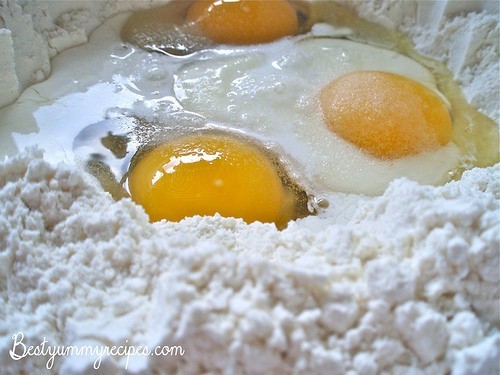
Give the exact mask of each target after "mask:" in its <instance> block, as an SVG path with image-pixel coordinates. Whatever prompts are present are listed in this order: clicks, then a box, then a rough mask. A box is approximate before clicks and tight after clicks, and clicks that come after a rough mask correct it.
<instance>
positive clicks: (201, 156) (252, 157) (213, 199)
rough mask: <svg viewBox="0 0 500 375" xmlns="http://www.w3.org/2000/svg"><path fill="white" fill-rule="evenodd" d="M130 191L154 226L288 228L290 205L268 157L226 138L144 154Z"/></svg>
mask: <svg viewBox="0 0 500 375" xmlns="http://www.w3.org/2000/svg"><path fill="white" fill-rule="evenodd" d="M128 186H129V190H130V194H131V196H132V199H133V200H134V201H135V202H137V203H139V204H140V205H142V206H143V207H144V209H145V211H146V213H147V214H148V215H149V217H150V220H151V221H158V220H161V219H167V220H170V221H180V220H182V219H184V218H185V217H189V216H194V215H202V216H203V215H214V214H215V213H219V214H220V215H222V216H225V217H236V218H242V219H243V220H245V221H246V222H247V223H251V222H254V221H261V222H274V223H277V225H279V226H280V225H281V226H282V225H284V224H286V222H288V220H290V218H291V211H292V208H291V203H290V199H289V195H288V194H287V192H285V189H284V187H283V184H282V182H281V179H280V176H279V174H278V172H277V170H276V168H275V166H274V165H273V163H272V162H271V161H270V160H269V159H268V157H267V156H266V155H265V154H264V153H263V152H262V151H261V150H260V149H259V148H258V147H257V146H254V145H253V144H250V143H249V142H246V141H244V140H242V139H239V138H236V137H230V136H227V135H219V134H216V135H207V134H192V135H188V136H183V137H180V138H177V139H174V140H172V141H170V142H168V143H165V144H162V145H160V146H157V147H156V148H154V149H152V150H150V151H149V152H147V153H145V154H144V155H143V156H141V157H140V159H139V160H138V161H137V162H136V163H135V165H133V167H132V169H131V171H130V173H129V176H128Z"/></svg>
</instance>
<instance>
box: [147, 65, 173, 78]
mask: <svg viewBox="0 0 500 375" xmlns="http://www.w3.org/2000/svg"><path fill="white" fill-rule="evenodd" d="M168 76H169V74H168V70H167V69H164V68H162V67H160V66H152V67H150V68H149V70H148V71H147V73H146V78H147V79H149V80H150V81H163V80H164V79H166V78H167V77H168Z"/></svg>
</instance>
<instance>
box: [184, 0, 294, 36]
mask: <svg viewBox="0 0 500 375" xmlns="http://www.w3.org/2000/svg"><path fill="white" fill-rule="evenodd" d="M186 20H187V21H188V22H194V23H195V24H196V25H197V26H198V27H199V29H200V30H201V32H202V33H203V35H205V36H206V37H208V38H209V39H211V40H212V41H214V42H216V43H223V44H258V43H266V42H271V41H273V40H276V39H279V38H282V37H284V36H287V35H294V34H296V33H297V28H298V20H297V14H296V12H295V10H294V8H293V7H292V6H291V5H290V3H288V1H286V0H271V1H270V0H216V1H203V0H199V1H196V2H195V3H194V4H193V5H191V7H190V8H189V9H188V12H187V16H186Z"/></svg>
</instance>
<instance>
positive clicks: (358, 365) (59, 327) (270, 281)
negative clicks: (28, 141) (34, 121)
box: [0, 1, 500, 375]
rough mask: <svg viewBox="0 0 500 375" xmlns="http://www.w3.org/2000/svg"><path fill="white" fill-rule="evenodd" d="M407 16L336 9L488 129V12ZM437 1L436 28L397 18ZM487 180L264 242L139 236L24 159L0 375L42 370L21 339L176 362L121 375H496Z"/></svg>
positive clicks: (234, 227)
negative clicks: (455, 97) (437, 73)
mask: <svg viewBox="0 0 500 375" xmlns="http://www.w3.org/2000/svg"><path fill="white" fill-rule="evenodd" d="M389 3H390V4H391V6H390V7H389V6H388V5H387V4H389ZM403 3H404V4H405V5H404V7H403V6H402V4H403ZM91 4H94V3H91ZM407 4H408V3H407V2H403V1H398V2H388V1H373V2H370V3H364V2H362V3H361V2H357V3H354V2H351V3H350V5H351V6H355V7H357V9H359V11H360V14H362V15H365V16H367V15H368V14H370V17H372V18H373V19H375V20H378V21H379V22H383V20H384V17H388V19H390V20H391V22H393V26H394V27H397V26H398V25H402V26H401V27H402V28H403V29H404V30H407V31H408V32H409V33H410V34H411V35H412V36H414V38H415V40H416V41H417V46H418V47H419V48H420V50H422V51H424V52H426V53H427V54H429V55H435V56H441V55H443V56H445V57H444V58H445V59H446V61H447V62H448V64H449V65H450V66H451V67H452V69H453V71H454V73H455V74H456V76H457V77H460V78H461V79H462V84H463V87H464V91H465V93H466V95H467V96H468V98H469V99H470V100H471V101H472V102H474V103H476V104H477V105H478V106H479V107H480V108H481V109H482V110H483V111H484V112H485V113H487V114H489V115H490V116H492V117H493V118H494V119H497V120H498V115H499V110H498V100H495V93H496V94H497V95H498V80H497V78H498V76H497V75H496V74H497V73H496V72H498V70H495V69H498V51H497V50H496V48H498V46H497V45H496V43H497V42H496V40H497V39H495V37H492V36H494V35H498V26H497V25H498V13H497V14H496V15H495V16H488V17H486V16H484V15H478V14H469V15H467V16H464V17H462V16H457V17H455V16H456V15H457V12H456V10H454V9H453V7H452V6H449V7H448V8H446V4H448V3H445V2H437V3H436V5H435V9H428V8H429V5H428V4H429V3H427V5H425V6H421V7H417V6H416V5H415V6H408V5H407ZM443 4H445V6H444V8H443V13H442V14H443V16H446V17H448V21H446V22H444V21H439V20H438V21H436V22H435V23H431V24H432V26H433V28H434V29H431V28H429V27H424V26H419V23H418V22H422V21H421V20H420V21H418V20H417V23H415V22H412V16H415V15H417V14H418V15H419V16H420V17H423V16H422V14H423V13H424V11H425V12H427V13H428V14H429V15H434V16H436V14H438V16H439V12H438V10H439V9H441V7H443ZM82 6H83V5H82ZM10 7H15V5H13V4H10ZM42 7H43V5H42ZM93 7H96V5H88V6H86V8H85V7H84V8H82V9H93ZM35 8H36V6H35ZM424 8H425V9H424ZM445 8H446V9H445ZM447 9H448V10H447ZM18 11H19V10H18ZM42 13H43V12H42ZM61 17H62V18H64V16H61ZM429 17H430V16H428V18H429ZM439 17H440V16H439ZM41 19H42V18H40V19H38V20H39V21H40V20H41ZM1 20H2V18H0V21H1ZM40 22H41V21H40ZM96 22H97V21H96V18H95V17H91V16H88V17H87V21H86V23H85V22H84V23H85V24H86V25H87V26H88V25H93V23H96ZM97 23H98V22H97ZM422 23H423V22H422ZM492 23H493V24H492ZM492 25H493V26H492ZM80 26H81V25H80ZM81 27H83V26H81ZM89 28H90V26H89ZM32 29H33V28H32ZM76 29H77V30H78V28H76ZM79 30H80V31H75V32H81V33H83V34H82V35H86V33H88V30H87V29H86V30H85V31H82V30H83V29H82V28H80V29H79ZM463 30H470V32H471V34H467V35H470V38H471V41H470V44H467V46H468V48H466V51H465V52H464V51H463V50H462V49H461V50H460V51H461V52H464V53H463V58H462V57H460V58H459V57H457V56H456V53H454V52H453V49H454V48H457V47H456V46H455V47H454V45H456V44H457V43H458V44H460V43H464V42H463V41H462V42H460V40H463V39H465V38H466V37H465V36H464V35H465V33H464V32H462V31H463ZM478 30H485V31H484V33H481V32H479V31H478ZM486 30H489V31H486ZM437 32H439V33H441V34H440V35H441V36H439V37H434V39H429V38H428V35H437V34H436V33H437ZM485 33H486V34H485ZM4 34H5V35H7V34H8V32H7V31H5V32H4ZM4 34H1V33H0V47H1V48H2V49H3V48H4V47H3V46H4V44H2V43H6V44H7V45H9V43H10V44H12V43H11V42H8V40H7V39H2V35H4ZM63 34H64V33H62V34H60V35H63ZM39 35H42V34H39ZM457 35H458V37H457ZM487 35H490V36H489V37H487ZM476 36H477V37H476ZM40 38H42V40H43V37H42V36H40ZM68 38H69V36H68ZM476 39H477V40H476ZM6 40H7V42H6ZM61 43H62V44H63V45H66V46H67V45H70V44H71V43H73V42H71V40H70V39H67V40H65V39H64V38H63V39H62V40H61ZM477 51H479V52H480V53H479V54H478V53H476V52H477ZM2 56H4V55H2ZM2 58H3V57H2ZM14 60H15V59H13V61H14ZM32 62H33V64H36V62H34V61H32ZM0 76H1V75H0ZM21 76H22V75H21ZM10 77H14V78H15V77H20V75H19V74H12V72H11V74H10ZM16 79H17V82H20V83H19V85H20V87H21V86H22V85H24V84H26V82H27V81H23V80H20V79H18V78H16ZM495 80H496V81H495ZM28 81H29V80H28ZM495 82H496V83H495ZM490 85H491V86H490ZM484 87H488V89H484ZM488 94H489V96H488ZM3 95H4V93H3V92H2V96H3ZM499 177H500V166H498V165H497V166H495V167H492V168H487V169H474V170H472V171H469V172H467V173H465V175H464V177H463V178H462V180H461V181H459V182H451V183H449V184H447V185H446V186H444V187H439V188H432V187H427V186H420V185H417V184H415V183H413V182H411V181H408V180H397V181H395V182H393V183H392V184H391V186H390V187H389V188H388V190H387V191H386V193H385V194H384V195H383V196H381V197H379V198H376V199H374V200H372V201H368V202H364V203H362V204H361V205H360V206H359V207H358V209H357V211H356V214H355V216H354V219H353V220H352V221H351V223H350V224H349V225H346V226H341V225H334V224H331V222H330V220H329V218H328V217H322V218H319V217H309V218H306V219H303V220H301V221H298V222H296V223H293V224H291V225H290V226H289V227H288V228H287V229H286V230H284V231H282V232H279V231H277V230H276V229H275V228H274V226H272V225H266V224H258V223H254V224H252V225H247V224H244V223H243V222H242V221H240V220H235V219H224V218H220V217H214V218H191V219H187V220H185V221H183V222H182V223H180V224H178V223H156V224H149V223H148V220H147V217H146V216H145V214H144V213H143V212H142V210H141V209H140V208H139V207H137V206H135V205H134V204H133V203H131V201H129V200H121V201H119V202H114V201H113V200H112V199H111V198H110V197H109V196H108V195H107V194H105V193H103V192H102V191H101V190H100V188H98V187H96V185H95V183H94V181H92V180H90V179H89V178H88V177H86V176H84V175H82V173H81V172H79V171H78V170H76V169H75V168H73V167H67V166H64V165H59V166H57V167H54V166H51V165H49V164H48V163H46V162H45V161H43V158H42V154H41V152H40V151H38V150H30V151H29V152H26V153H23V154H20V155H18V156H16V157H15V158H11V159H8V160H7V161H5V162H3V163H1V164H0V202H1V204H0V211H1V214H0V265H1V266H0V293H1V298H2V303H1V304H0V322H1V323H0V368H2V373H12V374H17V373H23V372H24V373H43V371H46V372H49V371H48V370H44V369H45V366H46V362H47V360H48V357H46V358H43V357H41V356H31V357H29V358H28V357H27V358H24V359H21V360H18V361H14V360H13V359H12V358H11V357H10V356H9V350H10V349H12V345H13V340H12V335H13V334H15V333H17V332H23V334H24V343H25V344H26V345H39V344H40V343H41V342H42V341H43V339H44V337H45V338H46V339H47V341H48V343H49V344H50V345H52V346H56V345H66V346H68V345H108V346H112V345H124V344H125V343H127V344H128V345H135V346H138V345H148V346H150V347H154V346H156V345H170V346H173V345H182V346H183V348H184V349H185V355H184V356H182V357H181V356H158V357H155V356H149V357H141V356H135V357H130V359H129V362H128V371H129V372H130V373H145V374H146V373H158V372H160V373H176V372H177V373H182V374H200V373H225V374H264V373H268V374H271V373H272V374H294V373H295V374H299V373H308V374H351V375H354V374H363V375H364V374H368V375H369V374H379V373H380V374H384V373H385V374H433V375H434V374H447V373H450V372H451V373H452V374H453V375H458V374H464V375H465V374H497V373H498V372H499V371H500V369H499V361H498V359H499V356H500V334H499V333H498V327H499V325H500V307H499V298H500V290H499V281H500V275H499V273H500V272H499V269H500V254H499V246H500V243H499V241H500V240H499V226H500V215H499V210H500V207H499V201H500V182H499V181H500V178H499ZM333 209H334V208H333ZM95 359H96V357H95V356H89V357H68V356H66V357H56V358H55V361H54V368H53V369H52V370H51V371H52V372H59V373H61V374H72V373H74V374H86V373H92V366H93V363H94V361H95ZM126 361H127V358H126V356H114V357H113V358H111V357H108V358H103V362H102V363H101V366H100V371H101V372H102V373H106V374H113V373H123V372H124V371H125V370H124V368H125V365H126Z"/></svg>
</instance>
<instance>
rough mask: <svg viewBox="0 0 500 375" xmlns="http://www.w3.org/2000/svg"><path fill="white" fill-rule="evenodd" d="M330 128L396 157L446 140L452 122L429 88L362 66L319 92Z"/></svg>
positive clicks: (365, 146)
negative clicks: (361, 69)
mask: <svg viewBox="0 0 500 375" xmlns="http://www.w3.org/2000/svg"><path fill="white" fill-rule="evenodd" d="M320 106H321V109H322V111H323V115H324V118H325V121H326V123H327V125H328V127H329V128H330V129H331V130H332V131H334V132H335V133H337V134H338V135H339V136H341V137H342V138H343V139H345V140H347V141H349V142H351V143H353V144H354V145H356V146H358V147H359V148H360V149H362V150H364V151H366V152H368V153H369V154H372V155H374V156H376V157H378V158H381V159H396V158H401V157H404V156H409V155H415V154H418V153H420V152H423V151H430V150H435V149H437V148H439V147H440V146H443V145H445V144H447V143H448V142H449V141H450V139H451V135H452V121H451V117H450V113H449V111H448V108H447V106H446V105H445V104H444V102H443V101H442V100H441V98H440V97H439V96H438V95H437V94H436V93H434V92H433V91H432V90H430V89H429V88H427V87H425V86H424V85H422V84H420V83H418V82H416V81H413V80H411V79H409V78H406V77H403V76H400V75H397V74H393V73H387V72H379V71H358V72H353V73H349V74H346V75H344V76H341V77H340V78H338V79H336V80H334V81H332V82H331V83H330V84H328V85H327V86H326V87H324V88H323V89H322V91H321V93H320Z"/></svg>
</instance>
